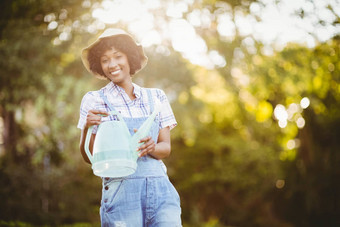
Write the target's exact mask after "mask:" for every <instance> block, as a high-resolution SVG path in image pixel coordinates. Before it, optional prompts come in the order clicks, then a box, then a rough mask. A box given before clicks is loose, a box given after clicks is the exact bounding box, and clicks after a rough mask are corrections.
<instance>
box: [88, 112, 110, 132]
mask: <svg viewBox="0 0 340 227" xmlns="http://www.w3.org/2000/svg"><path fill="white" fill-rule="evenodd" d="M108 115H109V113H108V112H106V111H101V110H89V112H88V114H87V116H86V124H85V128H89V127H91V126H93V125H100V123H101V120H102V116H104V117H106V116H108Z"/></svg>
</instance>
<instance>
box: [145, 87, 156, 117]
mask: <svg viewBox="0 0 340 227" xmlns="http://www.w3.org/2000/svg"><path fill="white" fill-rule="evenodd" d="M146 91H147V93H148V102H149V105H150V114H152V112H153V110H154V102H153V98H152V94H151V89H150V88H147V89H146Z"/></svg>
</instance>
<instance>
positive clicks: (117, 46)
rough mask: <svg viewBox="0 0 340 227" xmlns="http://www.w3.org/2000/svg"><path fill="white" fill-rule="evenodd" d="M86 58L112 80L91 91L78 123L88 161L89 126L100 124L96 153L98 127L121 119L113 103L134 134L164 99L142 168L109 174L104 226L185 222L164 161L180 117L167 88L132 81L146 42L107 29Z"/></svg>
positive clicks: (146, 140)
mask: <svg viewBox="0 0 340 227" xmlns="http://www.w3.org/2000/svg"><path fill="white" fill-rule="evenodd" d="M82 61H83V63H84V65H85V67H86V69H87V70H88V71H89V72H91V73H92V74H93V75H95V76H97V77H99V78H105V79H107V80H109V81H110V82H109V83H108V84H107V85H106V86H105V87H103V88H101V89H100V90H98V91H91V92H88V93H87V94H86V95H85V96H84V97H83V100H82V103H81V107H80V119H79V122H78V128H80V129H81V130H82V132H81V138H80V151H81V154H82V156H83V158H84V160H85V161H86V162H88V163H89V160H88V158H87V156H86V154H85V150H84V144H85V137H86V134H87V130H88V128H89V127H91V126H94V130H93V134H92V137H91V141H90V151H91V152H92V147H93V142H94V140H95V137H96V127H97V126H98V125H99V124H100V123H101V122H103V121H112V120H117V119H116V118H115V116H112V115H110V116H109V114H108V112H109V111H111V110H112V108H114V109H115V110H117V111H119V112H120V113H121V115H122V116H123V117H124V120H125V122H126V124H127V126H128V128H129V131H130V133H131V134H133V133H134V132H135V131H136V129H137V128H139V126H140V125H141V124H142V123H143V122H144V120H145V119H146V118H147V117H148V116H149V115H150V114H151V113H152V111H153V108H154V105H155V103H157V102H158V103H161V111H160V112H159V114H158V115H157V117H156V120H155V121H154V123H153V126H152V127H151V133H150V136H147V137H145V138H143V139H141V142H142V143H143V145H141V146H140V147H139V148H138V152H139V153H138V154H139V158H138V160H137V170H136V172H135V173H134V174H132V175H130V176H127V177H125V178H103V190H102V200H101V208H100V216H101V223H102V226H132V227H138V226H164V227H165V226H169V227H174V226H181V218H180V216H181V208H180V199H179V195H178V193H177V191H176V189H175V188H174V187H173V185H172V184H171V183H170V181H169V179H168V177H167V174H166V168H165V166H164V164H163V162H162V161H161V159H163V158H166V157H168V156H169V155H170V152H171V144H170V130H171V129H172V128H174V127H175V126H176V125H177V122H176V120H175V117H174V115H173V112H172V109H171V106H170V104H169V102H168V99H167V97H166V95H165V94H164V92H163V91H162V90H160V89H147V88H142V87H140V86H138V85H136V84H134V83H132V76H133V75H134V74H135V73H137V72H138V71H139V70H141V69H142V68H143V67H144V66H145V65H146V62H147V57H146V56H145V54H144V51H143V48H142V46H141V45H138V44H137V43H136V42H135V41H134V40H133V38H132V37H131V36H130V35H129V34H127V33H126V32H125V31H123V30H121V29H107V30H106V31H104V33H103V34H102V35H101V36H100V37H99V38H98V39H97V40H96V41H95V42H94V43H92V44H91V45H90V46H89V47H87V48H85V49H84V50H83V51H82ZM104 99H105V100H106V101H105V100H104ZM107 102H108V103H107Z"/></svg>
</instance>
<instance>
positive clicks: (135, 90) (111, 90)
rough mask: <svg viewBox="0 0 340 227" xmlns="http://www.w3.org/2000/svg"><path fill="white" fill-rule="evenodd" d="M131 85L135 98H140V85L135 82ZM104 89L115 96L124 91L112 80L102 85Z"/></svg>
mask: <svg viewBox="0 0 340 227" xmlns="http://www.w3.org/2000/svg"><path fill="white" fill-rule="evenodd" d="M132 86H133V93H134V95H135V96H136V98H140V97H141V93H142V89H141V87H140V86H138V85H137V84H135V83H132ZM104 89H105V91H106V92H108V93H110V94H112V95H113V96H117V95H119V94H123V93H125V91H124V89H123V88H121V87H119V86H118V85H116V84H114V83H113V82H112V81H111V82H110V83H108V84H107V85H106V86H105V87H104Z"/></svg>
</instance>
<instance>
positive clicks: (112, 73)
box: [110, 69, 121, 76]
mask: <svg viewBox="0 0 340 227" xmlns="http://www.w3.org/2000/svg"><path fill="white" fill-rule="evenodd" d="M120 72H121V70H120V69H117V70H115V71H112V72H110V74H111V75H113V76H115V75H118V74H119V73H120Z"/></svg>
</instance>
